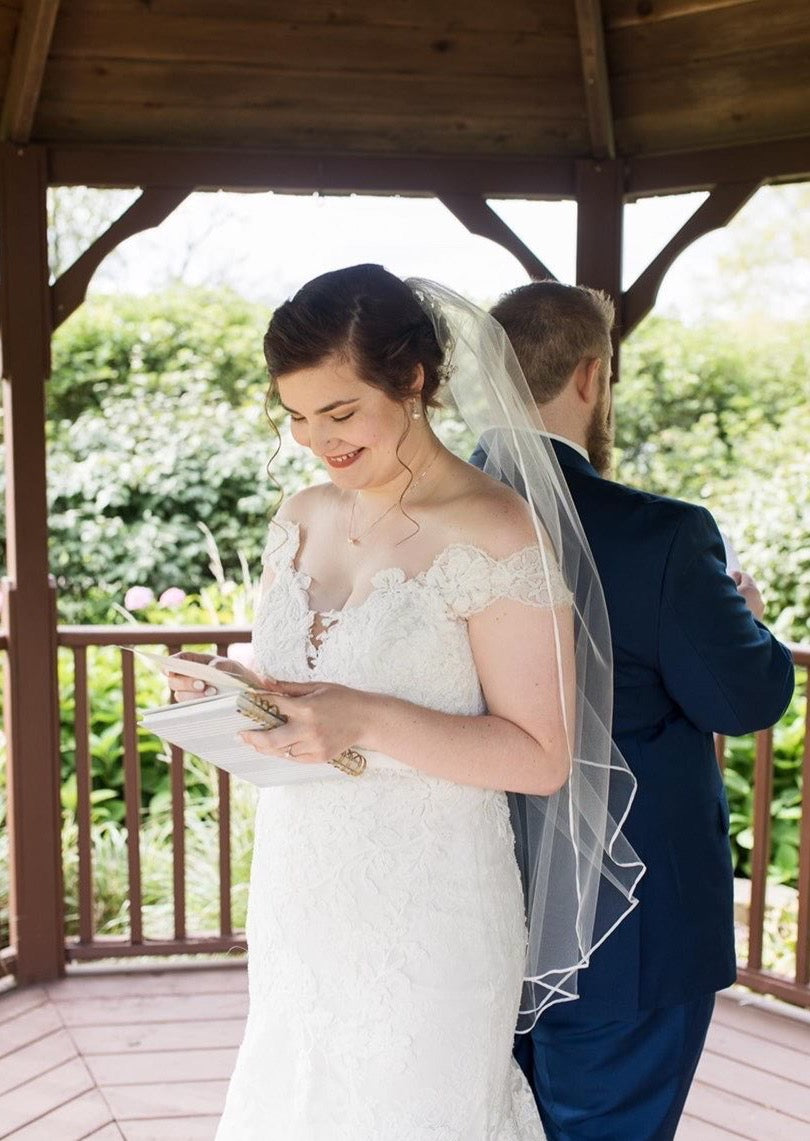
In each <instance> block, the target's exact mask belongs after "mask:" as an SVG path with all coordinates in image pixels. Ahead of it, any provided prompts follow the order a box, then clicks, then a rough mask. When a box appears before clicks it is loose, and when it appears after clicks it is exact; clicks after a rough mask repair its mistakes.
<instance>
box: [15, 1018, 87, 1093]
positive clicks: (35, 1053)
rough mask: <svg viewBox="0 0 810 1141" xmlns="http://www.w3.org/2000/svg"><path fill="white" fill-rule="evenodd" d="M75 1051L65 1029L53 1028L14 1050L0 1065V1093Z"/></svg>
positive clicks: (75, 1052) (52, 1067)
mask: <svg viewBox="0 0 810 1141" xmlns="http://www.w3.org/2000/svg"><path fill="white" fill-rule="evenodd" d="M76 1055H77V1050H76V1046H75V1044H74V1042H73V1039H72V1038H71V1037H70V1035H69V1034H68V1032H67V1031H66V1030H54V1031H53V1033H51V1034H46V1035H45V1037H44V1038H38V1039H37V1040H36V1041H35V1042H31V1043H29V1044H28V1045H27V1046H23V1047H22V1048H21V1049H19V1050H15V1051H14V1052H13V1053H11V1054H9V1055H8V1057H6V1058H4V1059H3V1062H2V1065H0V1095H2V1094H5V1093H9V1092H10V1091H11V1090H13V1089H15V1088H16V1087H17V1086H21V1085H23V1084H24V1083H25V1082H29V1081H31V1079H32V1078H36V1077H39V1075H40V1074H44V1073H47V1071H48V1070H53V1069H56V1067H57V1066H60V1065H61V1064H62V1063H63V1062H67V1061H69V1060H70V1059H71V1058H75V1057H76Z"/></svg>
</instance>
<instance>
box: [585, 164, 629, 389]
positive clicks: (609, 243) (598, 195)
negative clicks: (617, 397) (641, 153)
mask: <svg viewBox="0 0 810 1141" xmlns="http://www.w3.org/2000/svg"><path fill="white" fill-rule="evenodd" d="M623 224H624V167H623V164H622V162H621V161H620V160H619V159H606V160H605V161H604V162H591V161H587V160H583V161H581V162H579V163H577V270H576V275H577V284H578V285H587V286H588V287H589V288H591V289H601V290H603V291H604V292H605V293H607V295H608V296H609V297H610V298H611V300H612V301H613V304H614V305H615V307H616V323H615V325H614V326H613V365H612V373H611V380H612V381H613V383H614V384H615V383H616V382H617V381H618V379H619V355H620V348H621V337H622V335H623V329H622V228H623Z"/></svg>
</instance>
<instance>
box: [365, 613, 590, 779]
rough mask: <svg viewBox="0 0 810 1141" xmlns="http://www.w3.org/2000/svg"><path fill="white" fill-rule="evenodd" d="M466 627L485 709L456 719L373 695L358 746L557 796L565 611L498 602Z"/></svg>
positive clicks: (563, 760)
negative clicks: (484, 700) (474, 715)
mask: <svg viewBox="0 0 810 1141" xmlns="http://www.w3.org/2000/svg"><path fill="white" fill-rule="evenodd" d="M469 632H470V640H471V643H472V648H473V653H474V656H475V662H476V667H477V670H478V676H479V679H480V682H481V688H482V689H483V692H484V697H485V699H486V703H487V710H488V712H487V714H485V715H484V716H480V717H465V716H457V715H452V714H447V713H440V712H437V711H435V710H431V709H425V708H423V707H421V706H417V705H413V704H411V703H410V702H406V701H400V700H398V699H396V698H390V697H385V696H384V695H369V696H370V698H371V704H370V707H369V708H368V716H367V719H366V721H365V728H364V730H363V731H362V732H361V734H360V739H359V742H358V744H359V746H360V747H361V748H366V749H370V750H374V751H379V752H382V753H388V754H389V755H390V756H394V757H397V758H398V759H399V760H401V761H404V762H405V763H407V764H410V765H412V766H413V767H414V768H417V769H420V770H421V771H422V772H426V773H430V774H431V775H433V776H438V777H444V778H445V779H447V780H452V781H457V782H459V783H460V784H470V785H475V786H477V787H481V788H501V789H506V790H508V791H510V792H524V793H533V794H535V795H548V794H550V793H553V792H555V791H556V790H557V789H558V788H559V787H560V786H561V785H562V784H564V783H565V780H566V779H567V777H568V773H569V771H570V766H571V755H572V749H571V742H570V731H569V727H570V726H572V725H573V721H574V718H573V710H574V693H575V674H574V654H573V625H572V616H571V610H570V607H566V606H560V607H556V608H555V609H553V610H552V609H551V608H544V609H540V608H538V607H535V606H531V605H528V604H526V603H523V602H516V601H512V600H508V599H501V600H498V601H496V602H494V603H492V604H491V605H490V606H488V607H487V608H486V609H485V610H483V611H481V612H480V613H479V614H475V615H473V616H472V617H471V618H470V619H469ZM558 661H559V665H558Z"/></svg>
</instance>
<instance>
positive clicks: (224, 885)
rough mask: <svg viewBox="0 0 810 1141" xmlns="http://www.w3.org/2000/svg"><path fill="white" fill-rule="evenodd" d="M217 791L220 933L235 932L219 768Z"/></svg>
mask: <svg viewBox="0 0 810 1141" xmlns="http://www.w3.org/2000/svg"><path fill="white" fill-rule="evenodd" d="M216 651H217V654H218V655H219V656H220V657H223V658H224V657H227V654H228V646H227V644H226V643H224V642H217V647H216ZM217 791H218V794H219V830H218V831H219V933H220V935H223V936H227V935H231V934H233V918H232V912H231V896H232V892H231V875H232V867H231V776H230V773H226V772H223V770H222V769H218V770H217Z"/></svg>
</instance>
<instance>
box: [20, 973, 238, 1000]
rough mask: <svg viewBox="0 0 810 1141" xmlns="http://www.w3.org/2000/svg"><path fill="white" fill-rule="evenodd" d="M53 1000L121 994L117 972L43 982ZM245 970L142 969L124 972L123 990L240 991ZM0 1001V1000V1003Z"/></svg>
mask: <svg viewBox="0 0 810 1141" xmlns="http://www.w3.org/2000/svg"><path fill="white" fill-rule="evenodd" d="M41 989H42V990H43V991H44V992H45V995H46V996H47V997H48V998H50V999H52V1000H53V1001H55V1002H63V1001H67V1000H69V999H80V1000H81V1001H85V1000H86V999H91V998H115V999H118V998H120V997H121V976H120V975H119V974H113V973H110V974H100V973H99V974H91V973H90V972H88V973H87V974H85V975H80V974H74V975H71V976H70V977H69V978H66V979H59V981H58V982H54V983H45V984H43V986H42V988H41ZM244 991H245V972H244V970H243V969H240V968H238V967H221V968H220V967H211V968H208V969H201V968H191V969H189V970H185V971H180V970H177V969H173V970H167V971H144V972H143V973H141V974H137V975H135V974H130V975H128V976H127V988H126V993H127V995H129V996H130V997H135V996H137V995H147V996H149V997H151V998H153V997H155V996H156V995H177V994H191V995H201V994H229V993H230V994H234V993H236V994H243V993H244ZM0 1005H1V1004H0Z"/></svg>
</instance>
